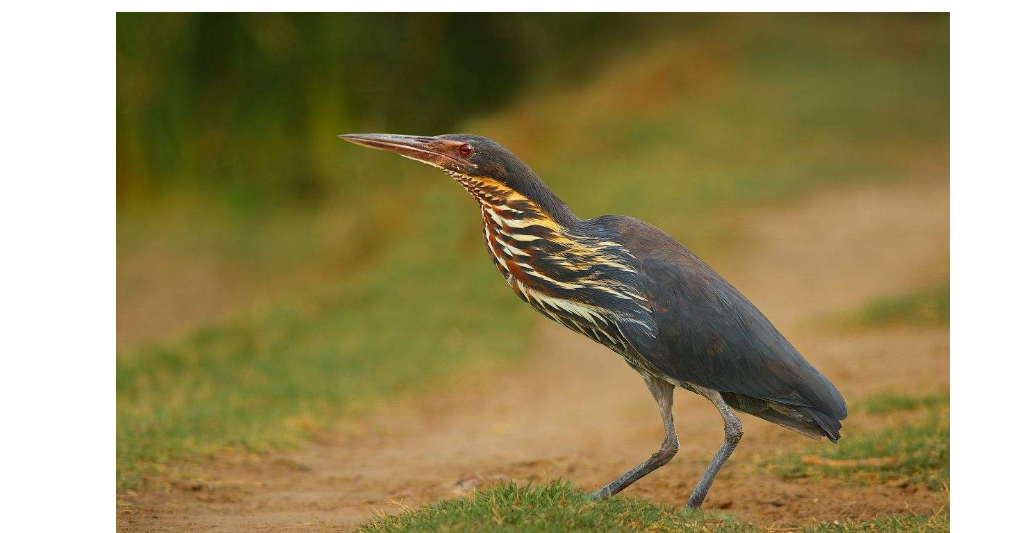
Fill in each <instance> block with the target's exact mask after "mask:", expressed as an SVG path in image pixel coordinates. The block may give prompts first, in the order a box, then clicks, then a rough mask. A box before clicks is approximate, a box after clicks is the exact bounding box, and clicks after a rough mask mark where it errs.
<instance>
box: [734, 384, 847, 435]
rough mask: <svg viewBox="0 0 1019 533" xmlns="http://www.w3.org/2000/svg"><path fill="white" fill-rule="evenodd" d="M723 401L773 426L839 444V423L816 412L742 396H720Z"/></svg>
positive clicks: (805, 408)
mask: <svg viewBox="0 0 1019 533" xmlns="http://www.w3.org/2000/svg"><path fill="white" fill-rule="evenodd" d="M721 394H722V399H723V400H725V403H727V404H729V406H730V407H732V408H733V409H736V410H737V411H741V412H744V413H747V414H749V415H753V416H756V417H758V418H763V419H764V420H767V421H769V422H774V423H776V424H778V425H780V426H782V427H786V428H789V429H791V430H793V431H795V432H797V433H800V434H801V435H805V436H807V437H810V438H812V439H820V438H822V437H823V438H826V439H828V440H830V441H832V442H838V440H839V438H841V435H840V434H839V430H840V429H842V423H841V422H840V421H839V420H838V419H837V418H835V417H833V416H830V415H827V414H825V413H823V412H821V411H819V410H817V409H813V408H811V407H804V406H800V405H788V404H782V403H778V402H772V401H768V400H761V399H759V398H754V397H752V396H746V395H744V394H737V393H734V392H723V393H721Z"/></svg>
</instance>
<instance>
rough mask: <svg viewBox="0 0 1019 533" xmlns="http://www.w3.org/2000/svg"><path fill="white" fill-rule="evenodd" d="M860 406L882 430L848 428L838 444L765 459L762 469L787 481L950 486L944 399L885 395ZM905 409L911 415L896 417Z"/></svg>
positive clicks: (935, 488)
mask: <svg viewBox="0 0 1019 533" xmlns="http://www.w3.org/2000/svg"><path fill="white" fill-rule="evenodd" d="M862 405H863V409H864V411H865V412H868V413H877V414H882V415H884V417H883V421H884V425H885V428H884V429H880V430H877V431H866V430H860V431H854V430H852V429H851V428H850V429H849V430H848V431H846V436H845V437H844V438H843V439H842V440H840V441H839V443H838V446H817V447H815V448H811V449H806V450H802V451H801V452H798V453H787V454H784V455H780V456H778V457H775V458H772V459H770V460H767V461H765V463H764V466H765V468H766V469H768V470H771V471H773V472H775V473H777V474H778V475H780V476H783V477H785V478H799V477H807V476H813V477H837V478H841V479H847V480H851V481H857V482H863V483H874V482H878V481H880V482H884V481H889V480H896V481H902V480H905V481H908V482H909V483H917V484H925V485H927V487H928V488H930V489H932V490H939V489H942V488H944V487H945V486H946V485H947V484H948V483H949V455H950V454H949V442H950V439H949V437H950V430H949V415H948V397H947V395H946V396H925V397H917V398H907V397H901V396H892V395H883V396H878V397H874V398H869V399H867V400H865V401H864V402H863V404H862ZM904 411H905V412H906V413H905V414H907V415H909V416H905V417H903V416H894V415H895V414H897V413H898V414H899V415H902V414H903V412H904ZM909 411H914V412H909ZM915 411H919V412H915Z"/></svg>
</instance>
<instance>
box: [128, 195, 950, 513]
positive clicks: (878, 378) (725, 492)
mask: <svg viewBox="0 0 1019 533" xmlns="http://www.w3.org/2000/svg"><path fill="white" fill-rule="evenodd" d="M948 202H949V187H948V182H947V180H945V181H939V182H934V183H931V182H927V183H917V184H905V185H899V186H895V187H891V188H888V187H885V188H866V189H857V190H850V191H837V192H826V193H823V194H819V195H816V196H813V197H810V198H807V199H805V200H803V201H802V202H798V203H796V204H795V205H792V206H788V207H785V208H774V209H771V208H769V209H764V210H759V211H757V212H755V213H753V214H751V215H746V216H745V217H744V218H743V219H742V220H740V221H739V226H740V227H741V232H740V234H741V235H743V236H744V239H743V241H742V242H743V245H742V246H740V247H739V249H738V250H733V251H732V253H729V254H727V257H725V258H722V259H721V260H720V261H716V265H715V266H716V268H718V269H719V271H720V272H721V273H722V274H723V276H725V277H726V278H727V279H729V280H730V281H732V282H733V283H734V284H735V285H736V286H737V287H739V288H740V290H741V291H743V292H744V294H746V295H747V296H748V297H749V298H750V299H751V300H752V301H754V302H755V303H757V304H758V306H760V307H761V309H762V310H763V311H764V312H765V314H767V315H768V316H769V317H771V319H772V320H773V321H774V322H775V323H776V324H777V325H778V326H779V327H780V329H782V330H783V332H784V333H785V334H786V335H787V336H788V337H789V338H790V340H791V341H792V342H793V344H795V345H796V346H797V347H798V348H799V349H800V351H801V352H802V353H803V354H804V355H805V356H806V357H807V358H808V359H810V360H811V361H812V362H813V363H814V364H815V366H817V367H818V368H819V369H820V370H821V371H822V372H823V373H825V374H826V375H827V376H828V377H829V378H831V380H832V381H833V382H834V383H835V384H836V385H837V386H838V387H839V388H840V389H841V390H842V392H843V394H844V395H845V396H846V397H847V399H849V400H850V418H849V420H848V421H847V423H846V428H845V432H844V434H848V433H850V432H852V431H853V429H854V427H866V426H867V420H866V417H865V416H862V415H858V414H854V413H853V408H852V401H853V399H857V398H861V397H863V396H866V395H868V394H872V393H875V392H885V391H891V390H895V391H902V392H929V391H932V390H945V389H947V388H948V385H949V332H948V328H916V327H911V328H906V327H892V328H882V329H876V330H875V329H869V330H862V329H861V330H859V331H847V330H845V329H842V328H836V327H832V326H831V325H830V324H829V323H828V321H827V319H826V318H825V317H830V316H832V315H833V314H836V313H839V312H844V311H845V310H846V309H852V308H854V307H856V306H858V305H861V304H863V303H864V302H867V301H868V300H869V299H871V298H873V297H877V296H882V295H887V294H890V293H891V294H894V293H898V292H903V291H909V290H911V289H914V288H919V287H924V286H926V285H929V284H930V283H932V282H934V281H936V280H938V279H940V278H942V277H943V276H946V275H947V273H948V260H949V207H948ZM533 350H534V354H533V356H532V357H531V358H530V359H529V360H528V362H527V363H526V364H524V365H522V366H521V367H519V368H516V369H514V370H512V371H511V372H505V371H503V372H494V371H478V372H475V373H474V374H471V375H463V376H461V378H460V379H459V382H458V384H457V385H456V386H454V387H452V388H451V389H449V390H444V391H439V392H436V393H434V394H431V395H428V396H427V397H425V398H419V399H415V400H413V401H410V400H407V401H404V402H402V403H400V404H397V405H390V406H388V407H386V408H384V409H382V410H380V411H378V412H377V413H376V414H375V415H372V416H371V417H370V418H369V419H367V420H364V421H361V422H358V423H357V424H356V427H353V428H350V429H349V430H348V431H343V432H338V433H331V434H326V435H322V436H321V438H320V439H318V440H317V441H315V442H312V443H310V444H309V445H308V446H307V447H306V448H305V449H304V450H302V451H300V452H298V453H293V454H274V455H269V456H264V455H261V456H254V455H243V456H241V455H226V456H220V457H217V458H216V459H214V460H211V461H210V462H209V463H208V464H207V465H204V468H203V474H202V476H201V481H194V482H187V483H174V484H170V485H168V486H167V487H166V488H165V490H162V491H157V490H149V491H147V492H142V493H139V494H128V495H124V496H123V497H122V505H121V506H120V507H119V509H118V524H117V527H118V530H120V531H336V530H349V529H352V528H354V527H356V526H357V525H359V524H362V523H364V522H366V521H368V520H370V519H372V518H373V517H376V516H379V515H381V514H386V513H398V512H400V511H402V510H404V509H407V508H413V507H415V506H419V505H422V504H424V503H427V502H430V501H433V500H435V499H437V498H449V497H453V496H457V495H460V494H464V493H465V491H468V490H470V489H471V488H473V487H478V486H485V485H486V484H490V483H493V482H496V481H499V480H503V479H514V480H522V481H526V480H541V479H544V478H547V477H555V476H561V477H564V478H567V479H570V480H572V481H573V482H574V483H576V484H577V485H578V486H580V487H582V488H584V489H590V490H595V489H597V488H598V487H600V486H601V485H602V484H604V483H606V482H608V481H610V480H611V479H612V478H614V477H615V476H617V475H619V474H620V473H622V472H623V471H625V470H626V469H628V468H630V467H631V466H633V465H634V464H636V463H637V462H639V461H642V460H643V459H645V458H646V457H647V456H648V455H649V454H650V453H651V452H652V451H654V450H655V449H657V447H658V445H659V443H660V442H661V438H662V434H661V431H662V430H661V427H660V422H659V418H658V415H657V411H656V408H655V405H654V402H653V401H652V399H651V397H650V395H649V394H648V392H647V391H646V389H645V388H644V385H643V383H642V382H641V380H640V378H639V377H638V376H637V374H635V373H634V372H633V371H631V370H630V369H629V368H628V367H627V366H626V365H625V363H624V362H623V361H622V360H621V359H620V358H619V357H618V356H616V355H615V354H613V353H611V352H609V351H608V350H607V349H605V348H602V347H600V346H598V345H596V344H594V343H592V342H590V341H588V340H587V339H585V338H583V337H580V336H579V335H576V334H573V333H571V332H569V331H566V330H565V329H562V328H559V327H557V326H555V325H554V324H551V323H545V324H542V326H541V327H540V329H539V330H538V331H537V333H536V335H535V339H534V346H533ZM675 415H676V425H677V429H678V432H679V440H680V452H679V455H678V456H677V457H676V459H675V460H674V461H673V462H672V463H670V464H669V465H667V466H665V467H663V468H661V469H659V470H658V471H656V472H654V473H653V474H651V475H649V476H648V477H646V478H645V479H643V480H641V481H639V482H637V483H636V484H635V485H634V486H632V487H630V488H629V489H627V493H629V494H635V495H639V496H642V497H646V498H649V499H651V500H652V501H655V502H661V503H668V504H674V505H682V504H683V503H684V501H685V499H686V497H687V495H688V493H689V491H690V490H691V489H692V488H693V485H694V483H695V482H696V480H697V478H698V476H699V475H700V473H701V471H702V470H703V468H704V466H705V465H706V464H707V461H708V459H709V457H710V456H711V455H712V454H713V453H714V451H715V449H716V448H717V446H718V444H720V442H721V438H722V424H721V420H720V419H719V417H718V415H717V413H716V412H715V411H714V409H713V407H712V406H711V405H710V404H709V403H708V402H707V401H705V400H704V399H703V398H700V397H699V396H695V395H692V394H690V393H687V392H685V391H677V397H676V405H675ZM743 420H744V428H745V437H744V439H743V441H742V442H741V444H740V446H739V448H738V449H737V450H736V452H735V454H734V455H733V457H732V459H731V460H730V462H729V463H728V464H727V466H726V468H725V469H724V470H723V472H722V475H721V476H720V477H719V479H718V480H717V481H716V483H715V485H714V487H713V488H712V490H711V493H710V494H709V496H708V499H707V501H706V503H705V508H708V509H719V508H721V509H726V510H727V511H728V512H731V513H732V514H734V515H735V516H736V517H737V518H739V519H741V520H744V521H749V522H753V523H755V524H760V525H767V526H782V525H787V524H806V523H810V522H813V521H818V520H845V519H867V518H872V517H875V516H880V515H885V514H891V513H902V512H908V511H916V512H936V511H938V510H939V509H942V508H944V507H946V506H947V505H948V491H947V490H946V491H930V490H928V489H927V488H926V487H923V486H916V485H911V484H908V483H900V482H891V483H885V484H881V483H869V484H863V485H860V484H852V483H847V482H844V481H839V480H835V479H816V478H808V479H796V480H784V479H781V478H779V477H778V476H776V475H772V474H768V473H762V471H761V469H760V468H759V467H758V466H757V464H756V462H757V460H758V459H759V458H760V457H762V456H768V455H772V454H775V453H779V452H781V451H783V450H790V449H799V448H800V447H802V446H805V445H809V444H811V441H809V440H807V439H805V438H803V437H801V436H799V435H797V434H795V433H793V432H790V431H787V430H784V429H782V428H780V427H777V426H774V425H771V424H768V423H766V422H763V421H760V420H757V419H754V418H751V417H748V416H744V417H743Z"/></svg>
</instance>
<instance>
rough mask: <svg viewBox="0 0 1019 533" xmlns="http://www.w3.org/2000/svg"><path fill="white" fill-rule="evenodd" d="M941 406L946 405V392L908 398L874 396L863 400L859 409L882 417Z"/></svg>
mask: <svg viewBox="0 0 1019 533" xmlns="http://www.w3.org/2000/svg"><path fill="white" fill-rule="evenodd" d="M941 405H948V393H947V392H946V393H942V394H928V395H925V396H909V395H906V394H898V393H894V392H889V393H885V394H875V395H873V396H869V397H867V398H865V399H864V400H863V402H862V403H861V404H860V405H859V407H860V408H861V409H863V412H865V413H867V414H872V415H884V414H888V413H894V412H896V411H915V410H917V409H920V408H924V409H934V408H936V407H939V406H941ZM854 407H857V406H854Z"/></svg>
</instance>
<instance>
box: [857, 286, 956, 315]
mask: <svg viewBox="0 0 1019 533" xmlns="http://www.w3.org/2000/svg"><path fill="white" fill-rule="evenodd" d="M950 318H951V290H950V288H949V282H948V280H947V279H945V280H942V281H941V282H939V283H937V284H935V285H933V286H931V287H927V288H924V289H921V290H917V291H913V292H908V293H902V294H896V295H893V296H884V297H881V298H877V299H875V300H874V301H872V302H869V303H867V304H866V305H865V306H864V307H863V308H862V309H860V310H859V311H857V312H856V313H855V314H854V315H852V317H851V318H850V322H852V323H853V324H858V325H863V326H886V325H889V324H919V325H940V324H948V321H949V319H950Z"/></svg>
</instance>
